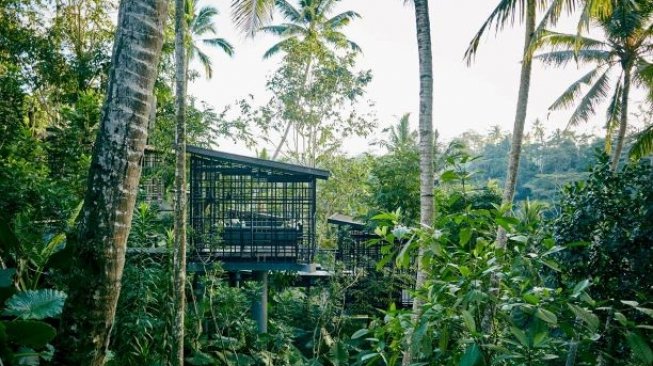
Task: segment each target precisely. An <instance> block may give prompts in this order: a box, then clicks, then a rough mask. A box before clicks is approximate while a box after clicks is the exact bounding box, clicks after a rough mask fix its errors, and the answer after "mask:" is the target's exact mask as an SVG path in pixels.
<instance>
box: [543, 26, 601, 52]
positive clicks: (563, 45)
mask: <svg viewBox="0 0 653 366" xmlns="http://www.w3.org/2000/svg"><path fill="white" fill-rule="evenodd" d="M578 46H580V48H579V49H596V50H606V49H609V47H610V46H609V45H608V44H607V43H605V42H603V41H600V40H598V39H593V38H589V37H582V36H581V37H578V36H577V35H574V34H566V33H558V32H553V31H550V30H547V29H543V30H541V31H540V32H539V33H537V37H534V40H533V42H531V46H530V47H533V48H536V49H539V48H542V47H549V48H550V50H551V51H558V50H569V49H575V47H578Z"/></svg>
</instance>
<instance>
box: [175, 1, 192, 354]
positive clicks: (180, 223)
mask: <svg viewBox="0 0 653 366" xmlns="http://www.w3.org/2000/svg"><path fill="white" fill-rule="evenodd" d="M184 2H185V0H175V84H176V85H175V88H176V100H175V103H176V111H175V119H176V122H177V134H176V143H175V152H176V165H175V208H174V211H175V225H174V237H175V246H174V252H173V266H174V293H175V295H174V299H175V304H174V305H175V316H174V322H173V331H172V334H173V344H172V350H173V352H172V364H173V365H176V366H183V364H184V318H185V317H184V315H185V312H186V291H185V290H186V76H187V75H188V73H187V65H186V63H187V59H186V55H187V53H186V50H185V38H186V37H185V36H186V19H185V17H184V16H185V11H184Z"/></svg>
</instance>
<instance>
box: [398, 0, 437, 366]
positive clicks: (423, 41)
mask: <svg viewBox="0 0 653 366" xmlns="http://www.w3.org/2000/svg"><path fill="white" fill-rule="evenodd" d="M413 2H414V8H415V31H416V34H417V51H418V56H419V127H418V131H419V170H420V204H419V206H420V220H419V221H420V225H421V226H424V227H431V226H432V225H433V214H434V211H435V207H434V203H433V54H432V49H431V47H432V45H431V22H430V17H429V2H428V0H414V1H413ZM423 254H424V248H422V247H420V248H419V252H418V254H417V274H416V277H415V288H416V289H419V288H422V287H423V285H424V283H425V282H426V270H425V269H424V268H423V263H422V258H423ZM422 305H423V304H422V301H421V300H420V297H419V296H416V297H415V298H414V299H413V313H412V314H413V320H416V319H418V318H419V316H420V314H421V312H422ZM410 338H412V335H411V334H408V344H409V349H408V350H406V352H405V353H404V357H403V359H402V365H405V366H407V365H410V364H411V362H412V359H413V352H414V351H415V347H412V346H411V344H412V342H411V339H410Z"/></svg>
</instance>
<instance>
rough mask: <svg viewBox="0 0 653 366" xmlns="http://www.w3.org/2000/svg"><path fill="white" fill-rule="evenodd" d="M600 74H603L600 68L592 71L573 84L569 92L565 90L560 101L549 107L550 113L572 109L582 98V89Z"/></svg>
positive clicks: (559, 98) (557, 100)
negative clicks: (577, 100) (580, 97)
mask: <svg viewBox="0 0 653 366" xmlns="http://www.w3.org/2000/svg"><path fill="white" fill-rule="evenodd" d="M599 72H601V69H600V68H595V69H592V71H590V72H588V73H587V74H585V75H583V76H582V77H581V78H580V79H578V80H576V81H575V82H573V83H572V84H571V85H570V86H569V87H568V88H567V90H565V91H564V92H563V93H562V94H561V95H560V96H559V97H558V99H556V100H555V102H553V103H552V104H551V106H550V107H549V110H550V111H557V110H561V109H566V108H569V107H571V106H572V105H573V104H574V102H575V101H576V99H578V97H579V96H580V93H581V89H582V88H583V86H585V85H590V84H591V83H592V81H594V80H595V79H596V77H597V76H598V75H599Z"/></svg>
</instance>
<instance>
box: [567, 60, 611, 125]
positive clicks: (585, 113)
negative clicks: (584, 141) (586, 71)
mask: <svg viewBox="0 0 653 366" xmlns="http://www.w3.org/2000/svg"><path fill="white" fill-rule="evenodd" d="M609 71H610V69H609V68H608V69H607V70H606V71H605V72H604V73H603V74H602V75H601V76H600V77H599V78H598V79H597V80H596V82H595V83H594V85H592V87H591V88H590V89H589V90H588V91H587V94H585V96H584V97H583V99H581V101H580V103H578V106H577V107H576V110H575V111H574V113H573V114H572V115H571V118H569V122H568V124H567V128H569V127H575V126H578V124H580V123H581V122H587V120H588V119H589V118H590V117H591V116H592V115H594V114H595V113H596V106H597V105H598V104H599V103H601V102H602V101H603V100H604V99H605V98H606V97H607V96H608V90H609V89H610V86H609V83H610V78H609V77H608V72H609Z"/></svg>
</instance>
